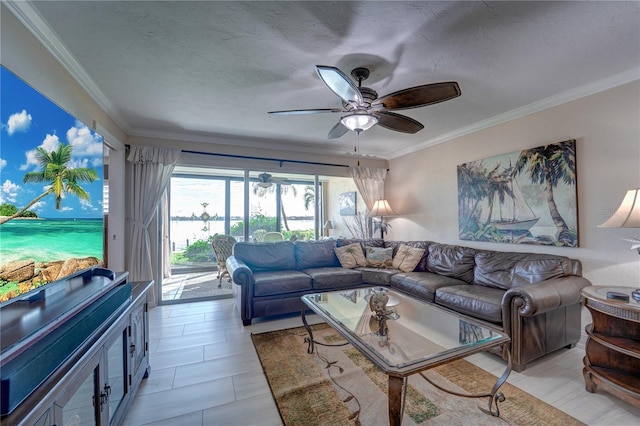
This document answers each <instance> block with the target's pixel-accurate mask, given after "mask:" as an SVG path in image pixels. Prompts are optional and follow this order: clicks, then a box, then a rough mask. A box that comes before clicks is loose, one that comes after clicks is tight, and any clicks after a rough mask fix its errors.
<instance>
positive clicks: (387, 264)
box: [365, 247, 393, 268]
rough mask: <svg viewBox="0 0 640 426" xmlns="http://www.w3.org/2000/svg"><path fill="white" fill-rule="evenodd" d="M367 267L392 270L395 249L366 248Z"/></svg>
mask: <svg viewBox="0 0 640 426" xmlns="http://www.w3.org/2000/svg"><path fill="white" fill-rule="evenodd" d="M365 250H366V255H367V265H368V266H371V267H372V268H391V264H392V257H393V247H388V248H382V247H366V249H365Z"/></svg>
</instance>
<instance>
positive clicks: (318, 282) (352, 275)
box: [300, 266, 362, 290]
mask: <svg viewBox="0 0 640 426" xmlns="http://www.w3.org/2000/svg"><path fill="white" fill-rule="evenodd" d="M300 272H304V273H305V274H307V275H309V276H310V277H311V286H312V287H313V288H314V289H315V290H331V289H334V288H336V289H337V288H345V287H350V286H354V285H359V284H362V274H361V273H360V271H358V270H357V269H346V268H342V267H340V266H338V267H328V268H313V269H303V270H302V271H300Z"/></svg>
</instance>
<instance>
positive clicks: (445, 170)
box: [385, 81, 640, 322]
mask: <svg viewBox="0 0 640 426" xmlns="http://www.w3.org/2000/svg"><path fill="white" fill-rule="evenodd" d="M639 118H640V81H635V82H632V83H629V84H625V85H623V86H619V87H616V88H613V89H609V90H607V91H604V92H600V93H598V94H595V95H591V96H588V97H585V98H582V99H579V100H576V101H573V102H569V103H566V104H563V105H560V106H557V107H553V108H550V109H547V110H544V111H542V112H538V113H535V114H532V115H529V116H526V117H523V118H520V119H517V120H513V121H511V122H508V123H505V124H501V125H497V126H495V127H492V128H489V129H486V130H482V131H478V132H476V133H473V134H470V135H467V136H463V137H459V138H457V139H454V140H451V141H448V142H445V143H442V144H439V145H435V146H432V147H429V148H426V149H423V150H421V151H418V152H415V153H412V154H410V155H405V156H402V157H398V158H395V159H392V160H390V162H389V169H390V170H389V173H388V177H387V181H386V185H385V195H386V197H387V199H389V201H390V203H391V205H392V206H393V208H394V210H396V212H398V213H399V214H400V216H399V217H397V218H393V219H391V224H392V225H393V228H392V230H391V232H390V233H389V236H388V237H387V238H388V239H397V240H419V239H426V240H433V241H439V242H444V243H450V244H459V245H466V246H471V247H476V248H482V249H489V250H510V251H519V252H523V251H528V252H545V253H553V254H558V255H565V256H569V257H573V258H577V259H580V260H581V261H582V265H583V275H584V276H585V277H586V278H587V279H589V280H590V281H591V282H592V283H593V284H594V285H620V286H629V287H640V256H639V255H638V253H637V252H636V251H635V250H630V246H631V243H629V242H626V241H622V240H621V238H623V237H625V236H633V237H636V238H637V237H640V230H638V229H614V228H598V225H599V224H601V223H602V222H604V221H605V220H606V219H607V218H608V217H609V216H610V215H611V213H612V212H613V211H615V209H616V208H617V207H618V205H619V203H620V201H622V197H623V196H624V194H625V193H626V191H627V190H629V189H632V188H638V187H640V119H639ZM568 139H576V152H577V154H576V155H577V186H578V222H579V229H578V232H579V244H580V247H579V248H560V247H549V246H532V245H517V244H498V243H482V242H470V241H461V240H459V239H458V199H457V174H456V166H458V165H459V164H462V163H466V162H469V161H473V160H480V159H483V158H487V157H491V156H494V155H498V154H503V153H509V152H514V151H518V150H521V149H526V148H533V147H536V146H540V145H545V144H548V143H554V142H560V141H564V140H568ZM585 321H586V322H590V318H589V316H588V314H586V315H583V322H585Z"/></svg>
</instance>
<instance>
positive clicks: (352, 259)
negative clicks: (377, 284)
mask: <svg viewBox="0 0 640 426" xmlns="http://www.w3.org/2000/svg"><path fill="white" fill-rule="evenodd" d="M335 252H336V256H338V260H339V261H340V265H342V267H343V268H349V269H352V268H355V267H356V266H367V259H366V258H365V257H364V253H363V252H362V246H361V245H360V243H353V244H349V245H347V246H342V247H336V248H335Z"/></svg>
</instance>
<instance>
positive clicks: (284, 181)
mask: <svg viewBox="0 0 640 426" xmlns="http://www.w3.org/2000/svg"><path fill="white" fill-rule="evenodd" d="M271 182H273V183H277V184H280V185H291V182H289V181H288V180H287V179H286V178H277V177H273V178H271Z"/></svg>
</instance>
